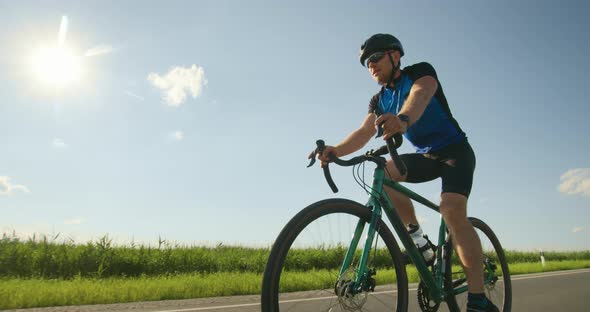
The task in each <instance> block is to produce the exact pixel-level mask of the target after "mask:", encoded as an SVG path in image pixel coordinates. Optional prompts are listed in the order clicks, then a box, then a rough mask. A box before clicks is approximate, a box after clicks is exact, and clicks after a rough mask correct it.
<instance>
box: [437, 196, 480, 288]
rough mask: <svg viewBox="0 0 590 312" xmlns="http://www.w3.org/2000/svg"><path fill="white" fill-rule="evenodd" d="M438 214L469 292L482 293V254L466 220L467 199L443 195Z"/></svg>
mask: <svg viewBox="0 0 590 312" xmlns="http://www.w3.org/2000/svg"><path fill="white" fill-rule="evenodd" d="M440 213H441V214H442V216H443V218H444V220H445V222H446V224H447V226H448V228H449V231H450V233H451V236H452V238H453V242H454V245H455V251H456V252H457V255H458V256H459V259H461V263H462V264H463V267H464V268H465V274H466V275H467V284H468V288H469V292H470V293H483V292H484V289H483V252H482V249H481V242H480V240H479V237H478V236H477V233H476V232H475V229H473V226H472V225H471V223H470V222H469V220H468V219H467V197H465V196H464V195H461V194H457V193H443V194H442V195H441V202H440Z"/></svg>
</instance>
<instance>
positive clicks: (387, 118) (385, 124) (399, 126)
mask: <svg viewBox="0 0 590 312" xmlns="http://www.w3.org/2000/svg"><path fill="white" fill-rule="evenodd" d="M379 126H381V128H382V129H383V139H384V140H387V139H389V138H391V137H392V136H393V135H394V134H396V133H402V134H403V133H405V132H406V130H408V129H407V123H405V122H402V121H401V120H400V119H399V118H398V117H397V116H396V115H394V114H392V113H387V114H383V115H381V116H379V117H378V118H377V120H375V127H376V128H377V127H379Z"/></svg>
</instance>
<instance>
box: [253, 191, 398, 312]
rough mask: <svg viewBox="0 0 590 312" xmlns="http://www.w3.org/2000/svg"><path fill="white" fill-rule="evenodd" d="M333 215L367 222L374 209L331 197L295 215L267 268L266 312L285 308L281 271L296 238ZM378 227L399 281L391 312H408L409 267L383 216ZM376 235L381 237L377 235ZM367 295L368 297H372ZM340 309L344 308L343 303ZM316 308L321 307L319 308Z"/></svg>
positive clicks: (307, 309) (264, 285) (265, 275)
mask: <svg viewBox="0 0 590 312" xmlns="http://www.w3.org/2000/svg"><path fill="white" fill-rule="evenodd" d="M332 214H345V215H347V216H352V217H353V218H357V219H356V220H364V221H365V222H366V223H369V221H370V220H371V214H372V211H371V210H370V209H369V208H367V207H366V206H363V205H361V204H359V203H357V202H354V201H350V200H346V199H328V200H323V201H319V202H316V203H314V204H311V205H310V206H308V207H306V208H305V209H303V210H302V211H301V212H299V213H298V214H297V215H295V216H294V217H293V218H292V219H291V220H290V221H289V223H288V224H287V225H286V226H285V227H284V228H283V230H282V231H281V233H280V234H279V236H278V237H277V239H276V241H275V243H274V244H273V246H272V248H271V251H270V255H269V258H268V262H267V264H266V268H265V270H264V275H263V283H262V294H261V309H262V311H263V312H277V311H280V309H281V307H280V305H279V304H280V303H279V283H280V281H281V274H282V273H283V269H284V266H285V259H286V257H287V255H288V253H289V251H290V249H291V247H292V244H293V242H294V241H295V239H296V238H297V237H298V236H299V235H300V233H302V232H303V231H304V229H305V228H306V227H308V226H309V225H310V224H311V223H312V222H314V221H315V220H317V219H319V218H321V217H323V216H328V215H332ZM377 228H378V230H377V232H376V233H378V234H379V237H381V239H382V240H383V243H384V244H385V246H386V247H387V251H388V252H389V255H387V257H391V265H392V268H393V270H394V273H395V277H396V282H394V284H395V285H396V287H397V303H396V304H395V307H393V308H394V309H392V310H391V311H397V312H402V311H407V307H408V279H407V273H406V270H405V266H404V264H403V262H402V258H401V252H400V249H399V246H398V244H397V242H396V240H395V238H394V236H393V234H392V233H391V231H390V230H389V228H388V227H387V226H386V224H385V222H384V221H383V219H381V220H379V222H378V226H377ZM375 237H376V238H377V235H376V236H375ZM350 239H351V237H349V238H348V240H349V241H350ZM363 244H364V241H363V240H361V242H360V244H359V245H361V246H362V245H363ZM388 260H389V259H388ZM286 275H288V274H286ZM335 281H336V280H335ZM332 295H333V296H334V297H337V296H336V295H335V292H332ZM373 296H374V297H375V299H372V298H371V300H374V301H378V300H379V299H377V298H376V297H377V295H376V294H374V295H373ZM365 298H368V296H366V297H365ZM365 300H367V299H365ZM379 301H380V300H379ZM333 307H334V306H332V308H333ZM340 308H342V307H341V306H340ZM286 309H287V308H286V307H284V308H283V311H284V310H286ZM312 309H313V310H317V309H316V308H312ZM336 310H338V308H337V309H334V310H330V311H336ZM288 311H297V310H295V309H294V307H289V308H288ZM301 311H311V309H310V308H309V307H307V308H301ZM362 311H371V310H368V309H367V306H365V307H363V308H362ZM381 311H382V310H381Z"/></svg>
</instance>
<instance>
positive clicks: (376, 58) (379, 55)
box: [365, 50, 394, 67]
mask: <svg viewBox="0 0 590 312" xmlns="http://www.w3.org/2000/svg"><path fill="white" fill-rule="evenodd" d="M393 51H394V50H389V51H384V52H375V53H373V54H371V55H370V56H369V57H367V60H366V62H365V67H369V63H377V62H379V61H380V60H381V59H382V58H383V57H384V56H385V55H386V54H387V53H389V52H393Z"/></svg>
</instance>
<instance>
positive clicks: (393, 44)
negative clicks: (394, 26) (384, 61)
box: [360, 34, 404, 66]
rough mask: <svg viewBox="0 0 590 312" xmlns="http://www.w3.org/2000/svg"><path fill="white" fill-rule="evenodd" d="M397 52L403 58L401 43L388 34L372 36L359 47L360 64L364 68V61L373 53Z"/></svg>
mask: <svg viewBox="0 0 590 312" xmlns="http://www.w3.org/2000/svg"><path fill="white" fill-rule="evenodd" d="M387 50H398V51H399V53H400V55H401V56H404V48H403V47H402V43H401V42H400V41H399V40H398V39H397V38H396V37H394V36H392V35H390V34H375V35H372V36H371V37H370V38H369V39H367V41H365V43H363V45H362V46H361V56H360V60H361V64H362V65H363V66H365V61H366V60H367V58H368V57H369V56H371V54H373V53H375V52H381V51H387Z"/></svg>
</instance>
